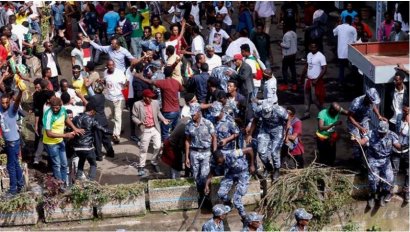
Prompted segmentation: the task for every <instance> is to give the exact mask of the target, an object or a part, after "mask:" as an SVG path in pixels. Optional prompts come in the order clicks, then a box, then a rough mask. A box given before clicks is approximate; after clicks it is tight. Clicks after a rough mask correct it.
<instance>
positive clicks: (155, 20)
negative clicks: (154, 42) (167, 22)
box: [151, 16, 167, 35]
mask: <svg viewBox="0 0 410 232" xmlns="http://www.w3.org/2000/svg"><path fill="white" fill-rule="evenodd" d="M166 31H167V29H166V28H165V27H164V26H163V25H161V20H160V19H159V17H158V16H154V17H152V26H151V33H152V34H153V35H156V34H157V33H158V32H159V33H161V34H164V33H165V32H166Z"/></svg>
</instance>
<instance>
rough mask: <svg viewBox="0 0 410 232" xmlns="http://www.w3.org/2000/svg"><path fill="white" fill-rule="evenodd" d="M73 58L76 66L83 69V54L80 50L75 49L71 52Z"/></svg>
mask: <svg viewBox="0 0 410 232" xmlns="http://www.w3.org/2000/svg"><path fill="white" fill-rule="evenodd" d="M71 57H74V59H75V63H74V64H75V65H80V67H81V68H83V58H84V55H83V52H82V51H81V50H80V49H78V48H74V49H73V50H71Z"/></svg>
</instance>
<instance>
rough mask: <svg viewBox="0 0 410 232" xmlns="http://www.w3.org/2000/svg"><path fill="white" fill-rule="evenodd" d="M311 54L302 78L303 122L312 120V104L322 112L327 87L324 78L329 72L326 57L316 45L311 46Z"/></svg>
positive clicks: (308, 56)
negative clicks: (303, 84)
mask: <svg viewBox="0 0 410 232" xmlns="http://www.w3.org/2000/svg"><path fill="white" fill-rule="evenodd" d="M309 49H310V52H309V54H308V55H307V63H306V65H305V68H304V69H303V72H302V75H301V78H302V80H303V79H304V78H305V77H306V78H305V86H304V91H305V93H304V96H305V107H306V108H305V114H304V115H303V117H302V118H301V120H304V119H308V118H310V105H311V104H312V102H313V103H314V104H315V105H316V106H317V108H318V111H320V110H322V108H323V103H324V97H325V87H324V81H323V77H324V75H325V73H326V70H327V63H326V57H325V56H324V55H323V54H322V53H321V52H320V51H318V47H317V45H316V44H315V43H311V44H310V46H309Z"/></svg>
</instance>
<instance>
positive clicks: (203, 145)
mask: <svg viewBox="0 0 410 232" xmlns="http://www.w3.org/2000/svg"><path fill="white" fill-rule="evenodd" d="M185 135H186V136H189V137H191V144H190V147H191V148H196V149H209V148H210V147H211V144H212V136H211V135H215V127H214V125H213V124H212V122H210V121H209V120H208V119H205V118H203V117H202V118H201V120H200V122H199V125H198V126H196V125H195V122H194V121H193V120H190V121H189V122H188V124H187V125H186V127H185Z"/></svg>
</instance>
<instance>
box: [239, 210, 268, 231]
mask: <svg viewBox="0 0 410 232" xmlns="http://www.w3.org/2000/svg"><path fill="white" fill-rule="evenodd" d="M262 220H263V215H260V214H257V213H255V212H250V213H249V214H248V215H246V221H245V222H244V224H245V226H244V227H243V228H242V230H241V231H242V232H248V231H249V225H250V224H251V223H252V222H255V221H258V222H260V224H259V227H258V228H257V229H256V231H264V230H263V224H262Z"/></svg>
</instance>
